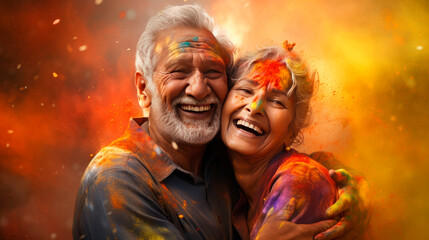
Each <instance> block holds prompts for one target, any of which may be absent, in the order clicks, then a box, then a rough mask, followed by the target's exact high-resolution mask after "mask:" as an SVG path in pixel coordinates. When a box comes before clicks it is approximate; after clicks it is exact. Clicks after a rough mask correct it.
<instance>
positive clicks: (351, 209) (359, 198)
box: [315, 169, 370, 240]
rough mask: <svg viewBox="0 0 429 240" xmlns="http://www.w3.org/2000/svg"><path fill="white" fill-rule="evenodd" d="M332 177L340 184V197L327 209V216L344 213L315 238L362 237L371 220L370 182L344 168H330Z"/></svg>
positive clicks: (320, 239)
mask: <svg viewBox="0 0 429 240" xmlns="http://www.w3.org/2000/svg"><path fill="white" fill-rule="evenodd" d="M329 174H330V176H331V178H332V179H333V180H334V181H335V182H336V183H337V184H338V187H339V191H338V192H339V196H340V197H339V199H338V201H337V202H335V204H334V205H332V206H330V207H329V208H328V209H327V210H326V218H327V219H331V218H335V217H338V216H341V215H342V218H341V219H340V221H339V222H338V223H337V224H336V225H335V226H333V227H332V228H329V229H328V230H326V231H324V232H323V233H320V234H317V235H316V237H315V239H317V240H322V239H323V240H327V239H335V238H338V237H341V239H360V238H362V236H363V235H364V233H365V231H366V228H367V227H368V224H369V220H370V214H369V209H370V197H369V188H368V183H367V182H366V180H365V179H364V178H363V177H353V176H352V175H350V174H349V173H348V172H347V171H345V170H344V169H339V170H329Z"/></svg>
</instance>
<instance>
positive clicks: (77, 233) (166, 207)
mask: <svg viewBox="0 0 429 240" xmlns="http://www.w3.org/2000/svg"><path fill="white" fill-rule="evenodd" d="M145 121H146V120H145V119H131V120H130V123H129V126H128V129H127V130H126V132H125V134H124V135H123V136H122V137H121V138H120V139H118V140H117V141H115V142H113V143H112V144H111V145H109V146H108V147H105V148H103V149H102V150H101V151H100V152H99V153H98V154H97V155H96V156H95V157H94V159H93V160H92V161H91V163H90V164H89V166H88V168H87V170H86V171H85V173H84V176H83V178H82V183H81V187H80V189H79V192H78V196H77V200H76V206H75V213H74V222H73V238H74V239H234V238H235V235H234V230H233V227H232V223H231V209H232V200H231V197H232V196H234V194H236V191H237V190H236V185H235V183H234V182H233V177H232V172H231V168H230V166H229V165H228V162H227V159H226V158H225V157H223V156H222V157H221V156H219V154H218V152H219V149H218V145H217V144H215V143H211V144H209V145H208V146H207V149H206V153H205V155H204V157H203V168H202V173H203V174H202V177H198V176H196V175H194V174H193V173H191V172H188V171H186V170H184V169H182V168H180V167H179V166H178V165H176V164H175V163H174V162H172V161H171V159H170V158H169V157H168V156H167V155H166V154H164V153H163V152H162V150H161V149H160V148H159V147H158V146H157V145H156V144H155V143H154V142H153V141H152V140H151V138H150V136H149V135H148V134H147V133H146V132H145V130H144V128H146V129H147V122H145ZM142 124H143V126H141V125H142Z"/></svg>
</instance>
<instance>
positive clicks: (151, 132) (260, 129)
mask: <svg viewBox="0 0 429 240" xmlns="http://www.w3.org/2000/svg"><path fill="white" fill-rule="evenodd" d="M213 29H214V23H213V20H212V18H211V17H210V16H209V15H208V14H207V13H206V12H205V11H204V10H203V9H202V8H201V7H199V6H195V5H184V6H174V7H168V8H166V9H164V10H163V11H161V12H160V13H159V14H157V15H156V16H153V17H152V18H151V19H150V20H149V22H148V23H147V26H146V29H145V31H144V32H143V34H142V35H141V37H140V39H139V41H138V44H137V54H136V72H135V85H136V89H137V97H138V102H139V104H140V106H141V108H142V109H144V108H149V107H150V112H149V117H148V118H132V119H130V122H129V126H128V129H127V130H126V132H125V134H124V135H123V136H122V137H121V138H119V139H117V140H116V141H114V142H113V143H111V144H110V145H109V146H107V147H105V148H103V149H102V150H101V151H100V152H99V153H98V154H97V155H96V156H95V157H94V159H93V160H92V161H91V163H90V164H89V166H88V168H87V170H86V171H85V173H84V176H83V178H82V183H81V187H80V189H79V192H78V196H77V200H76V206H75V213H74V222H73V238H74V239H261V240H262V239H270V240H272V239H313V238H316V239H335V238H341V239H343V238H344V239H361V238H365V237H368V236H367V235H366V233H365V232H366V228H367V225H368V221H369V220H368V219H369V214H368V206H367V204H365V203H364V202H365V199H364V196H363V195H364V193H362V191H361V186H363V185H365V184H366V181H365V180H364V179H363V178H362V177H360V176H358V174H356V173H354V174H350V173H351V171H350V170H349V169H347V168H346V167H345V168H346V169H347V171H346V170H344V169H343V168H344V166H342V165H341V163H339V162H338V161H337V160H336V159H335V158H334V157H333V156H332V154H329V153H324V152H316V153H313V154H310V155H306V154H302V153H298V152H297V151H295V150H293V149H292V148H291V145H292V144H293V143H295V142H297V141H300V140H301V138H300V132H301V130H302V129H303V127H305V126H306V124H307V123H308V116H309V112H310V108H309V103H310V99H311V97H312V95H313V89H314V84H315V81H314V78H315V75H314V74H312V73H311V72H310V71H309V70H308V69H307V67H306V65H305V64H304V62H303V61H302V60H301V59H300V57H299V56H298V55H297V54H296V53H295V52H294V51H293V46H292V45H290V44H287V42H286V44H285V46H283V47H266V48H263V49H261V50H259V51H257V52H254V53H250V54H248V55H246V56H244V57H241V58H240V59H238V60H235V61H234V59H233V46H232V44H231V43H230V41H229V40H228V39H227V38H226V37H225V36H223V35H221V34H215V33H214V31H213Z"/></svg>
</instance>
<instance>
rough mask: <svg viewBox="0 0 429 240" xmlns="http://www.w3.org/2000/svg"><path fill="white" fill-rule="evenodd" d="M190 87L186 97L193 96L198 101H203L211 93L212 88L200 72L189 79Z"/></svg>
mask: <svg viewBox="0 0 429 240" xmlns="http://www.w3.org/2000/svg"><path fill="white" fill-rule="evenodd" d="M188 81H189V83H188V86H187V87H186V90H185V93H186V95H189V96H193V97H194V98H195V99H197V100H203V99H204V98H205V97H206V96H207V95H209V94H210V93H211V91H212V90H211V88H210V86H209V85H208V84H207V80H206V79H205V77H204V74H202V73H201V72H200V71H195V72H194V73H193V74H192V76H191V77H190V78H189V80H188Z"/></svg>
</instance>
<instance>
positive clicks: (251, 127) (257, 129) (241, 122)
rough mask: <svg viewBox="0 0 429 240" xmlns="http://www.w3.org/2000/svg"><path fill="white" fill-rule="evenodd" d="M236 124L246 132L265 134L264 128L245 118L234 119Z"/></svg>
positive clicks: (257, 134) (258, 134)
mask: <svg viewBox="0 0 429 240" xmlns="http://www.w3.org/2000/svg"><path fill="white" fill-rule="evenodd" d="M233 122H234V125H235V126H236V127H237V128H239V129H242V130H244V131H246V132H250V133H252V134H254V135H256V136H262V135H263V134H264V130H262V129H261V128H260V127H258V126H255V125H254V124H252V123H249V122H246V121H244V120H241V119H240V120H234V121H233Z"/></svg>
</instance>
